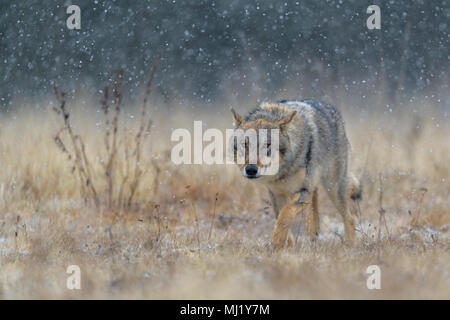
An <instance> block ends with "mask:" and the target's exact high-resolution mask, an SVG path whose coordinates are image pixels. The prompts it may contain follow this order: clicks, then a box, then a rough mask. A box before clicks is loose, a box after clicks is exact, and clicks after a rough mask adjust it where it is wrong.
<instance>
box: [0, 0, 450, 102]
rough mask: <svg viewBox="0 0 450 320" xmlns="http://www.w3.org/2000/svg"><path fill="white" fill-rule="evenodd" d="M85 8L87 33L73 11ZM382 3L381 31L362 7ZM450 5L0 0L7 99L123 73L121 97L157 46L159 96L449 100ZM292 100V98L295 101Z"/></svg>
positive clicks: (96, 85)
mask: <svg viewBox="0 0 450 320" xmlns="http://www.w3.org/2000/svg"><path fill="white" fill-rule="evenodd" d="M71 4H76V5H78V6H79V7H80V8H81V30H69V29H68V28H67V27H66V19H67V17H68V16H69V15H68V14H66V8H67V7H68V6H69V5H71ZM371 4H377V5H379V6H380V8H381V30H368V29H367V27H366V19H367V18H368V17H369V14H367V13H366V9H367V7H368V6H369V5H371ZM449 17H450V4H449V2H448V1H445V0H439V1H417V0H416V1H410V0H408V1H375V0H371V1H359V0H358V1H357V0H347V1H342V0H339V1H338V0H336V1H334V0H333V1H316V0H302V1H301V0H297V1H251V2H246V1H237V0H227V1H211V0H178V1H175V0H173V1H163V0H150V1H111V0H106V1H92V0H88V1H87V0H79V1H37V0H36V1H31V0H30V1H8V0H3V1H1V3H0V36H1V38H0V70H1V74H0V104H1V105H2V106H3V109H5V107H8V106H11V105H12V101H13V100H14V98H16V97H22V96H27V97H29V96H36V95H47V94H48V93H51V87H52V83H53V82H56V83H57V84H58V85H60V86H63V87H64V88H65V89H66V90H69V89H70V90H74V91H72V93H73V94H74V95H75V96H76V93H77V91H79V90H83V92H86V91H91V92H92V93H94V92H95V91H97V90H99V89H101V88H102V87H103V85H104V83H105V81H106V79H107V78H108V76H109V72H110V71H116V70H118V69H119V68H121V67H123V68H124V69H125V70H126V80H127V81H126V87H125V89H126V92H125V97H131V98H132V97H133V96H134V92H136V91H137V89H138V88H140V87H141V86H142V85H143V83H145V81H146V79H147V77H148V73H149V71H150V69H151V66H152V64H153V61H154V59H155V57H156V55H157V54H158V53H160V54H161V61H160V66H159V70H158V73H157V76H156V78H155V85H156V86H155V88H156V89H155V90H156V92H157V93H158V96H160V97H162V99H164V100H166V101H167V102H173V101H175V100H188V101H191V102H192V101H193V102H195V103H199V105H200V106H202V105H203V103H204V104H205V105H206V106H209V107H211V106H213V105H217V103H218V102H221V101H230V100H229V99H230V98H231V99H235V100H236V101H240V100H241V99H242V98H248V97H251V98H253V97H254V98H256V99H266V98H268V97H273V96H283V90H286V88H291V89H293V90H292V91H291V92H290V95H292V92H298V93H299V95H300V94H302V93H303V94H304V95H307V96H308V97H313V98H318V99H323V100H328V101H333V100H335V99H334V98H335V97H334V96H333V95H334V94H335V92H338V91H339V92H346V93H348V97H346V98H347V99H346V100H347V101H348V99H350V100H351V99H355V101H356V102H355V104H357V106H358V107H366V106H365V105H364V103H362V102H361V101H364V97H365V96H366V95H367V94H372V95H373V94H374V93H381V92H382V94H383V96H384V99H386V101H387V103H389V104H392V103H394V104H395V106H397V105H400V104H402V103H403V102H404V101H409V102H411V101H414V100H415V99H425V100H427V101H426V103H427V104H430V103H432V104H438V105H444V106H446V107H448V106H449V102H446V101H445V100H446V99H444V97H445V94H446V92H447V91H448V82H449V78H448V71H449V65H450V52H449V35H448V29H449V26H448V21H450V20H449ZM294 98H295V97H294Z"/></svg>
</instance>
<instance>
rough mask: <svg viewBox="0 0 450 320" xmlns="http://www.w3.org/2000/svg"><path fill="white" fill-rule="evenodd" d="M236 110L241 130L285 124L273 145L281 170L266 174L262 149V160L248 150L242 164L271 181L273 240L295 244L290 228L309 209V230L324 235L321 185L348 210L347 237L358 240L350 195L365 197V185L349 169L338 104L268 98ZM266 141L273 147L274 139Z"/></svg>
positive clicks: (344, 212)
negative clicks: (245, 110)
mask: <svg viewBox="0 0 450 320" xmlns="http://www.w3.org/2000/svg"><path fill="white" fill-rule="evenodd" d="M231 112H232V114H233V117H234V122H235V131H237V129H243V130H240V132H243V131H244V132H245V131H246V130H248V129H254V130H255V131H256V132H258V131H259V130H261V129H266V130H267V131H270V130H272V129H278V130H279V131H278V133H279V136H278V137H279V141H278V150H271V152H278V155H279V168H278V171H277V172H276V173H275V174H273V175H264V174H263V172H264V170H265V166H266V164H264V163H262V161H260V159H259V155H258V161H256V163H249V161H248V157H247V156H246V157H245V161H243V162H244V163H242V164H238V166H239V167H240V170H241V172H242V175H243V176H244V177H246V178H248V179H252V180H255V181H259V182H261V183H263V184H265V185H266V186H267V187H268V190H269V194H270V197H271V201H272V206H273V208H274V211H275V217H276V223H275V227H274V230H273V233H272V238H271V244H272V246H274V247H283V246H285V245H287V246H292V245H293V240H292V236H291V234H290V232H289V229H290V227H291V225H292V223H293V220H294V219H295V218H296V216H298V215H300V214H302V213H305V214H306V217H305V229H306V232H307V233H308V234H309V236H310V237H311V238H312V239H315V238H316V237H317V236H318V232H319V212H318V187H319V185H322V186H323V189H324V190H325V191H326V193H327V194H328V196H329V198H330V199H331V201H332V202H333V204H334V206H335V207H336V209H337V211H338V212H339V213H340V215H341V216H342V219H343V222H344V230H345V240H346V241H347V242H349V243H353V241H354V237H355V223H354V219H353V216H352V215H351V213H350V201H356V200H359V199H360V198H361V193H362V188H361V185H360V183H359V181H358V180H357V179H356V178H355V176H354V175H353V174H352V173H350V172H349V161H350V152H351V147H350V143H349V141H348V139H347V136H346V133H345V127H344V121H343V119H342V116H341V114H340V112H339V111H338V110H337V109H336V108H335V107H334V106H332V105H329V104H326V103H323V102H319V101H315V100H309V99H304V100H299V101H297V100H281V101H278V102H264V103H262V104H260V105H259V106H258V107H256V108H255V109H253V110H252V111H251V112H250V113H249V114H248V115H247V116H245V117H242V116H240V115H239V114H238V113H237V112H236V111H235V110H234V109H233V108H232V109H231ZM258 143H262V141H261V142H260V141H259V140H258ZM265 143H267V149H268V150H270V148H271V143H270V140H269V139H268V140H267V141H266V142H265ZM235 152H236V146H235Z"/></svg>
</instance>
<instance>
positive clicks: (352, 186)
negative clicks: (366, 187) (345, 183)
mask: <svg viewBox="0 0 450 320" xmlns="http://www.w3.org/2000/svg"><path fill="white" fill-rule="evenodd" d="M349 194H350V199H352V200H354V201H357V200H361V199H362V185H361V183H360V181H359V180H358V178H356V177H355V175H354V174H353V173H350V175H349Z"/></svg>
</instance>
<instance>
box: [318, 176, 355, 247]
mask: <svg viewBox="0 0 450 320" xmlns="http://www.w3.org/2000/svg"><path fill="white" fill-rule="evenodd" d="M325 189H326V190H327V192H328V196H329V197H330V199H331V201H332V202H333V204H334V206H335V207H336V209H337V210H338V212H339V214H340V215H341V217H342V220H343V222H344V232H345V240H346V241H347V242H348V243H351V244H352V243H353V242H354V239H355V221H354V219H353V216H352V215H351V214H350V210H349V208H348V200H349V199H348V197H347V194H348V191H347V188H346V183H345V182H344V183H343V182H338V183H337V184H327V185H326V186H325Z"/></svg>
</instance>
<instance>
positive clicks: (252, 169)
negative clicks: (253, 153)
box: [245, 164, 258, 177]
mask: <svg viewBox="0 0 450 320" xmlns="http://www.w3.org/2000/svg"><path fill="white" fill-rule="evenodd" d="M245 173H246V174H247V175H248V176H249V177H252V176H256V174H257V173H258V167H257V166H256V165H254V164H250V165H248V166H246V167H245Z"/></svg>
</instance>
